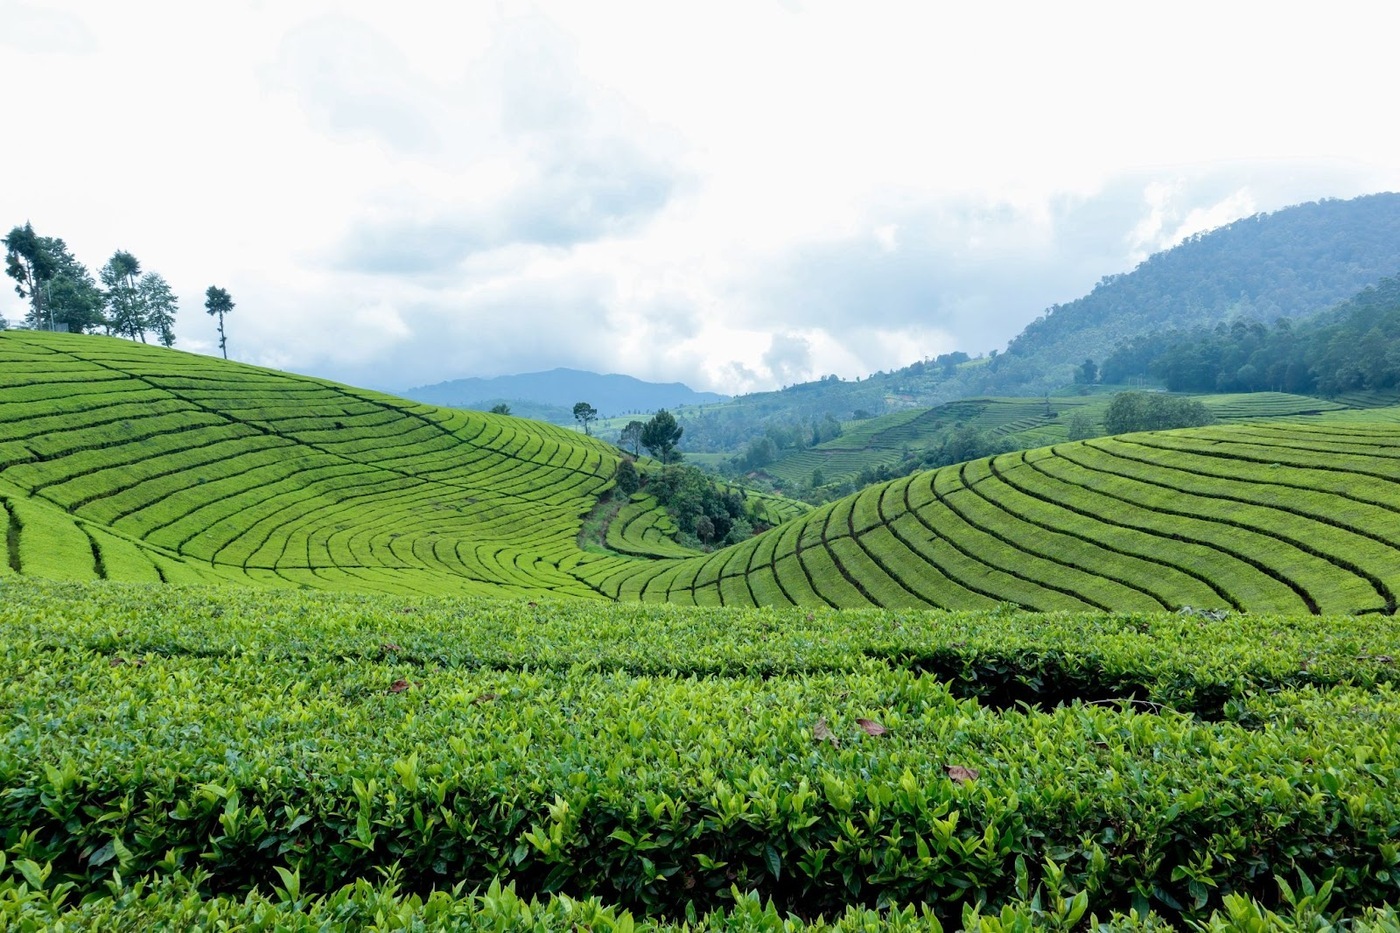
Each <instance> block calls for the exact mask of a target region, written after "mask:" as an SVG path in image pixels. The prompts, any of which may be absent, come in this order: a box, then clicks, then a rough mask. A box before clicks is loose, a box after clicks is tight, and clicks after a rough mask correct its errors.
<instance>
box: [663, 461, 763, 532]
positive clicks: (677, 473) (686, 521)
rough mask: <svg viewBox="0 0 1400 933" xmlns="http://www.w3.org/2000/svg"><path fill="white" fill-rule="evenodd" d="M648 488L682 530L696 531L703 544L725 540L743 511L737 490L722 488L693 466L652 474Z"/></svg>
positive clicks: (742, 502) (675, 467) (677, 467)
mask: <svg viewBox="0 0 1400 933" xmlns="http://www.w3.org/2000/svg"><path fill="white" fill-rule="evenodd" d="M647 491H648V492H650V493H651V494H652V495H654V496H656V498H657V500H658V501H659V502H660V503H661V504H662V505H663V506H665V507H666V509H667V511H669V512H670V513H671V514H672V515H673V516H675V519H676V524H677V525H678V526H679V527H680V530H681V532H682V533H685V534H692V535H695V537H697V538H698V539H699V540H700V542H701V543H702V544H712V543H714V542H716V541H724V540H725V539H726V538H728V536H729V533H730V530H731V528H732V527H733V525H734V521H735V519H738V518H741V517H743V516H744V514H745V509H744V499H743V496H742V495H741V494H740V492H739V491H737V490H734V489H728V490H726V489H723V488H722V487H720V486H719V485H718V484H716V482H715V480H714V477H712V476H710V475H708V474H706V473H705V472H704V471H702V470H699V469H696V468H695V467H692V466H674V467H668V468H667V469H665V470H663V471H661V472H660V473H659V474H653V475H652V476H651V478H650V480H649V482H648V483H647Z"/></svg>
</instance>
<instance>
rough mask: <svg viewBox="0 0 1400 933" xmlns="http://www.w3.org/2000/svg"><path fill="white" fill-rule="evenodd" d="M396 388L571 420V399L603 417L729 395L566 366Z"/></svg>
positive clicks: (455, 403) (457, 404) (437, 399)
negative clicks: (589, 407) (540, 370)
mask: <svg viewBox="0 0 1400 933" xmlns="http://www.w3.org/2000/svg"><path fill="white" fill-rule="evenodd" d="M400 394H402V395H403V396H405V397H406V398H411V399H414V400H416V401H419V402H427V403H429V404H431V405H447V406H451V407H453V408H479V409H489V408H490V407H491V406H492V405H495V404H497V403H501V402H504V403H506V404H508V405H510V406H511V410H512V411H513V412H515V413H517V414H522V415H529V416H531V417H538V418H543V419H545V420H549V421H556V422H559V423H562V424H568V423H571V422H572V421H573V413H572V409H573V406H574V403H575V402H588V403H589V404H590V405H592V406H593V407H594V408H596V409H598V413H599V414H600V415H601V416H602V417H604V418H610V417H613V416H616V415H625V414H641V413H646V414H650V413H651V412H654V411H655V410H656V409H658V408H677V407H680V406H681V405H708V404H714V403H719V402H724V401H727V400H728V396H725V395H720V394H718V393H715V392H697V391H695V390H694V389H691V388H690V387H689V386H686V385H683V384H682V383H679V382H667V383H660V382H644V381H643V380H641V379H637V378H635V377H633V376H625V375H621V374H618V373H611V374H608V375H601V374H599V373H592V372H585V371H583V370H578V369H567V368H564V367H559V368H557V369H551V370H549V371H547V372H537V373H520V374H518V375H512V376H495V377H493V378H489V379H482V378H467V379H452V380H450V381H448V382H439V383H436V384H435V385H427V386H419V387H417V388H413V389H408V390H406V391H404V392H402V393H400Z"/></svg>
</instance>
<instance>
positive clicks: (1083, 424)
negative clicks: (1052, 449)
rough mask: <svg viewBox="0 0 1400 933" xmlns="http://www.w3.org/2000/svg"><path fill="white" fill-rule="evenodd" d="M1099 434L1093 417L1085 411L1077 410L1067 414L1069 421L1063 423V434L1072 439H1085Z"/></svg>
mask: <svg viewBox="0 0 1400 933" xmlns="http://www.w3.org/2000/svg"><path fill="white" fill-rule="evenodd" d="M1098 434H1099V431H1098V428H1097V426H1095V424H1094V419H1093V418H1092V417H1091V416H1090V415H1089V414H1088V413H1087V412H1082V411H1077V412H1075V413H1074V414H1072V415H1070V416H1069V421H1068V422H1067V423H1066V424H1065V436H1066V437H1068V438H1069V439H1070V440H1072V441H1087V440H1088V439H1089V438H1091V437H1097V436H1098Z"/></svg>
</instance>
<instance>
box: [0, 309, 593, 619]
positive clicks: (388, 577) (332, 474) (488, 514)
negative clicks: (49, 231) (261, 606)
mask: <svg viewBox="0 0 1400 933" xmlns="http://www.w3.org/2000/svg"><path fill="white" fill-rule="evenodd" d="M617 460H618V457H617V451H616V450H615V449H613V448H612V447H610V446H609V445H607V444H604V443H602V442H600V441H598V440H596V439H593V438H589V437H585V436H584V435H581V434H579V433H577V432H574V431H568V430H564V429H560V428H556V427H553V426H550V425H544V424H539V423H537V422H527V421H522V420H519V419H515V418H508V417H503V416H496V415H489V414H482V413H476V412H461V411H452V410H448V409H439V408H434V407H432V406H428V405H422V404H417V403H414V402H408V401H405V400H403V399H396V398H392V397H390V396H386V395H381V394H378V393H375V392H370V391H366V390H360V389H354V388H350V387H347V386H342V385H337V384H334V383H329V382H324V381H321V380H316V379H310V378H305V377H298V376H291V375H287V374H285V373H278V372H273V371H269V370H263V369H259V368H256V367H252V366H243V365H240V364H237V363H229V362H225V361H222V360H214V359H210V358H208V357H202V356H195V355H192V354H187V353H180V352H176V351H170V350H163V349H158V348H155V347H147V346H143V345H140V344H135V343H131V342H128V341H122V340H116V339H111V338H106V337H95V336H78V335H64V334H37V333H31V332H22V331H11V332H6V333H2V334H0V513H2V514H0V521H3V522H4V523H5V525H6V528H7V534H6V540H7V555H6V556H7V559H6V561H4V562H3V565H0V573H15V572H21V573H25V574H32V575H37V576H43V577H49V578H56V579H76V580H82V579H92V578H98V577H100V578H110V579H117V580H131V581H151V582H155V581H161V580H168V581H184V582H240V583H252V584H261V585H275V586H292V585H299V586H311V587H317V588H332V589H350V590H371V591H387V592H415V593H421V592H442V593H495V594H500V593H509V592H512V591H513V592H517V593H529V594H539V593H545V592H548V593H555V594H559V595H576V596H587V595H596V594H592V592H591V591H590V590H589V589H588V588H587V587H586V586H584V585H582V584H580V582H579V581H578V580H577V579H576V578H575V577H574V576H573V575H572V574H570V573H569V572H568V569H569V566H570V562H572V561H576V560H578V559H580V558H581V557H583V556H584V555H583V553H582V552H581V551H580V550H579V549H578V545H577V540H576V539H577V536H578V533H579V528H580V524H581V520H582V516H583V515H584V514H586V513H587V512H588V510H589V509H590V508H592V507H593V505H594V504H595V503H596V501H597V498H598V496H599V495H600V494H601V493H603V492H604V491H606V490H607V489H609V488H610V487H611V484H612V477H613V474H614V470H615V468H616V464H617Z"/></svg>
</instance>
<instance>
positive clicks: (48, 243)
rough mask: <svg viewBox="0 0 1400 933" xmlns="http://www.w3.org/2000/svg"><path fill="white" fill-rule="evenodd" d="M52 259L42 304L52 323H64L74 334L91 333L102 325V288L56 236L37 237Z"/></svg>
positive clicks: (66, 245)
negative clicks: (51, 270) (51, 269)
mask: <svg viewBox="0 0 1400 933" xmlns="http://www.w3.org/2000/svg"><path fill="white" fill-rule="evenodd" d="M40 239H41V241H42V243H43V244H44V248H45V249H46V250H47V251H48V253H49V255H50V256H51V257H53V262H54V270H55V271H54V276H53V278H52V279H50V280H49V284H48V287H47V288H46V289H45V292H46V295H45V299H46V301H45V303H46V304H47V305H48V307H49V316H50V318H51V319H52V323H54V324H66V325H68V330H69V331H70V332H71V333H75V334H86V333H91V332H92V331H94V330H96V329H97V328H99V327H101V326H102V289H100V288H98V287H97V282H96V281H95V280H94V279H93V277H92V273H91V272H88V270H87V266H85V265H83V264H82V263H81V262H78V260H77V258H76V257H74V255H73V254H72V253H71V252H69V250H68V244H67V243H65V242H63V240H62V239H60V238H58V237H41V238H40Z"/></svg>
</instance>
